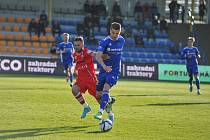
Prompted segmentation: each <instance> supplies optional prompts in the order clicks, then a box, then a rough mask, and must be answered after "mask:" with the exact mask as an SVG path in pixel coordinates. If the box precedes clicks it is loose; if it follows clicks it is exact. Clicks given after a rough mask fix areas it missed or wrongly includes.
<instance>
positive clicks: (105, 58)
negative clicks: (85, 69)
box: [92, 52, 110, 60]
mask: <svg viewBox="0 0 210 140" xmlns="http://www.w3.org/2000/svg"><path fill="white" fill-rule="evenodd" d="M96 54H97V52H93V53H92V56H95V57H96ZM101 57H102V59H103V60H108V59H110V57H109V55H108V54H103V53H102V55H101Z"/></svg>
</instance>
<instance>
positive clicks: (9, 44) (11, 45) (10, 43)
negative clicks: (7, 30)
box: [7, 41, 15, 47]
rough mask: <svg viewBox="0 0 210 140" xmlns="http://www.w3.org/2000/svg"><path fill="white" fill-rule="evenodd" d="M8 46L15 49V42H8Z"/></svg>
mask: <svg viewBox="0 0 210 140" xmlns="http://www.w3.org/2000/svg"><path fill="white" fill-rule="evenodd" d="M7 46H9V47H15V42H14V41H8V42H7Z"/></svg>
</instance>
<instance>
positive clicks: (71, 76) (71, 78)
mask: <svg viewBox="0 0 210 140" xmlns="http://www.w3.org/2000/svg"><path fill="white" fill-rule="evenodd" d="M69 79H70V82H71V83H72V82H73V74H70V76H69Z"/></svg>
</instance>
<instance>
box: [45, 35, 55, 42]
mask: <svg viewBox="0 0 210 140" xmlns="http://www.w3.org/2000/svg"><path fill="white" fill-rule="evenodd" d="M47 41H50V42H53V41H55V38H54V37H53V36H52V35H50V36H48V37H47Z"/></svg>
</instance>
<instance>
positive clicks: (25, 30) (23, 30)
mask: <svg viewBox="0 0 210 140" xmlns="http://www.w3.org/2000/svg"><path fill="white" fill-rule="evenodd" d="M20 30H21V32H27V31H28V27H27V26H22V27H21V28H20Z"/></svg>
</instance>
